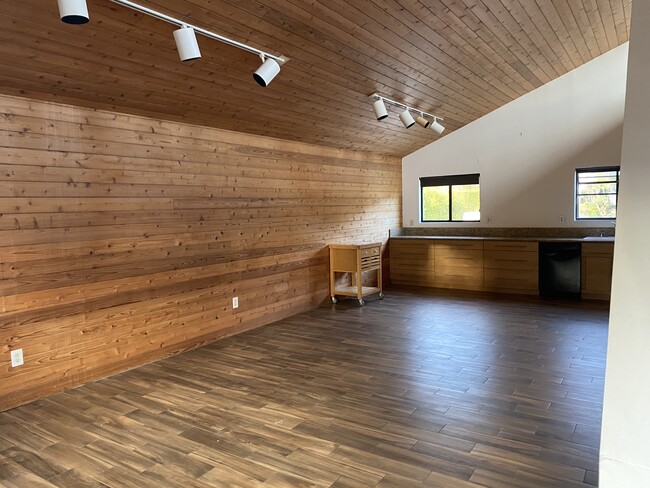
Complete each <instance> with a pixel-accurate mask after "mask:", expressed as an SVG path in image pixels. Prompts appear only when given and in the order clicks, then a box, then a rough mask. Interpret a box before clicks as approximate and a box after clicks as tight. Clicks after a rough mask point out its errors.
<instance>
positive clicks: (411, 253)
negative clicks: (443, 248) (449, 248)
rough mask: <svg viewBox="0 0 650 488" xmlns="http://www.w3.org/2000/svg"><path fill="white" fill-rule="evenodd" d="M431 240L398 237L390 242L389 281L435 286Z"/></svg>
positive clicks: (433, 254) (433, 247)
mask: <svg viewBox="0 0 650 488" xmlns="http://www.w3.org/2000/svg"><path fill="white" fill-rule="evenodd" d="M434 266H435V246H434V242H433V241H432V240H425V239H400V240H393V241H391V243H390V281H391V283H394V284H396V285H418V286H435V285H434V280H433V271H434Z"/></svg>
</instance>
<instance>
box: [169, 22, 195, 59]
mask: <svg viewBox="0 0 650 488" xmlns="http://www.w3.org/2000/svg"><path fill="white" fill-rule="evenodd" d="M174 41H176V49H178V55H179V57H180V58H181V61H192V60H193V59H199V58H200V57H201V50H200V49H199V43H198V41H197V40H196V33H195V32H194V29H192V28H191V27H181V28H180V29H177V30H175V31H174Z"/></svg>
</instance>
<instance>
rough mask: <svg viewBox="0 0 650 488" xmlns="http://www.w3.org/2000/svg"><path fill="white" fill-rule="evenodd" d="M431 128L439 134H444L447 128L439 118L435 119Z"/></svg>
mask: <svg viewBox="0 0 650 488" xmlns="http://www.w3.org/2000/svg"><path fill="white" fill-rule="evenodd" d="M431 129H432V130H433V132H435V133H436V134H438V135H440V134H442V133H443V132H444V130H445V128H444V127H443V126H442V125H441V124H440V123H439V122H438V120H437V119H436V120H434V121H433V123H432V124H431Z"/></svg>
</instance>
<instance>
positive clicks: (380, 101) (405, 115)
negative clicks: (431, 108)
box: [368, 93, 445, 135]
mask: <svg viewBox="0 0 650 488" xmlns="http://www.w3.org/2000/svg"><path fill="white" fill-rule="evenodd" d="M368 98H369V99H370V100H371V101H372V109H373V110H374V112H375V117H377V120H383V119H385V118H386V117H388V111H387V110H386V103H388V104H389V105H394V106H396V107H400V108H403V109H404V110H403V111H402V112H401V113H400V114H399V118H400V120H401V121H402V124H404V127H406V128H407V129H408V128H409V127H412V126H413V124H415V123H417V124H418V125H419V126H422V127H424V128H425V129H426V128H427V127H431V128H432V129H433V131H434V132H435V133H436V134H438V135H440V134H442V132H443V131H444V130H445V128H444V127H443V126H442V125H440V123H439V122H438V120H444V119H443V118H442V117H438V116H437V115H433V114H430V113H427V112H423V111H422V110H417V109H415V108H413V107H409V106H408V105H404V104H403V103H400V102H396V101H395V100H391V99H390V98H386V97H384V96H382V95H380V94H379V93H373V94H372V95H369V96H368ZM411 112H414V113H416V114H418V115H417V118H416V119H413V115H411ZM430 119H433V121H431V120H430Z"/></svg>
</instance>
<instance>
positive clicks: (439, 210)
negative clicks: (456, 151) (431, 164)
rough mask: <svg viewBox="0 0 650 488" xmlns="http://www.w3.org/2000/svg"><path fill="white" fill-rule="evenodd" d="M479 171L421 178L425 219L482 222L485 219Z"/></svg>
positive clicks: (423, 215)
mask: <svg viewBox="0 0 650 488" xmlns="http://www.w3.org/2000/svg"><path fill="white" fill-rule="evenodd" d="M478 179H479V175H478V174H474V175H453V176H427V177H423V178H420V220H421V221H422V222H478V221H480V220H481V198H480V197H481V193H480V190H479V183H478Z"/></svg>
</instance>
